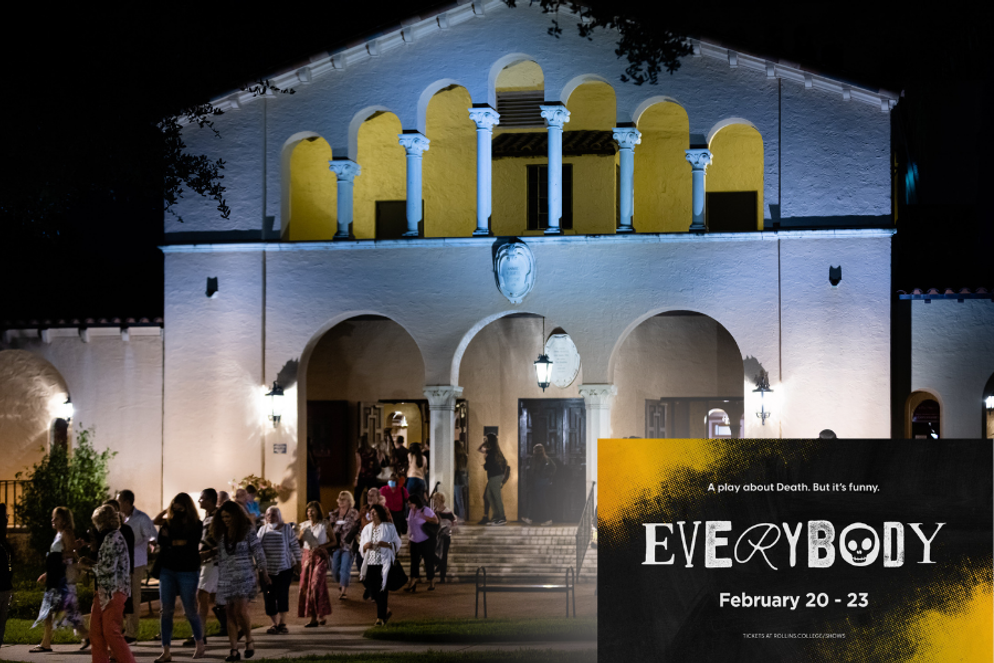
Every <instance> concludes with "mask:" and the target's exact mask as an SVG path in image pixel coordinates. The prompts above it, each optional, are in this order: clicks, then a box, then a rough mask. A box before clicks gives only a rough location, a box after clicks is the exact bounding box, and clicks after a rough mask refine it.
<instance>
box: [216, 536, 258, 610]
mask: <svg viewBox="0 0 994 663" xmlns="http://www.w3.org/2000/svg"><path fill="white" fill-rule="evenodd" d="M217 557H218V571H219V577H218V583H217V599H218V601H217V602H218V603H219V604H221V603H224V604H227V603H228V602H229V601H231V600H232V599H252V598H255V594H256V577H255V574H256V571H255V569H256V567H258V568H260V569H264V568H266V553H265V552H263V550H262V543H261V542H260V541H259V537H258V536H256V534H255V532H254V531H253V530H251V529H249V530H248V532H247V533H246V534H245V537H244V538H243V539H242V540H241V541H238V542H236V543H235V544H234V545H232V544H231V543H229V542H228V537H227V535H226V534H225V535H223V536H222V537H221V540H220V541H218V544H217ZM253 559H254V560H255V565H253V564H252V561H253Z"/></svg>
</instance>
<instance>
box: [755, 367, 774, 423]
mask: <svg viewBox="0 0 994 663" xmlns="http://www.w3.org/2000/svg"><path fill="white" fill-rule="evenodd" d="M752 391H753V393H756V392H759V412H757V413H756V416H757V417H759V419H760V421H762V422H763V425H764V426H765V425H766V420H767V419H768V418H769V417H770V412H769V410H767V409H766V402H765V396H766V394H770V393H773V390H772V389H770V374H769V373H767V372H766V371H764V370H762V369H760V371H759V375H757V376H756V388H755V389H753V390H752Z"/></svg>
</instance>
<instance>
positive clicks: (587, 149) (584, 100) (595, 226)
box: [538, 81, 619, 235]
mask: <svg viewBox="0 0 994 663" xmlns="http://www.w3.org/2000/svg"><path fill="white" fill-rule="evenodd" d="M617 105H618V104H617V100H616V98H615V94H614V88H612V87H611V86H610V85H608V84H607V83H604V82H601V81H588V82H586V83H583V84H582V85H580V86H578V87H577V88H576V89H575V90H573V92H572V94H570V97H569V100H568V101H567V102H566V108H567V110H569V112H570V118H569V122H568V123H567V124H566V127H565V131H564V133H563V185H564V186H563V210H564V214H563V217H565V216H566V214H565V210H566V206H567V204H569V207H570V210H571V212H572V215H571V216H572V218H571V219H570V222H571V223H572V228H573V230H574V231H575V232H576V233H578V234H585V235H588V234H589V235H605V234H610V233H613V232H614V231H615V229H616V228H617V224H618V189H617V187H618V177H619V175H618V154H617V146H616V145H615V142H614V138H613V131H612V129H613V128H614V126H615V125H616V124H617V122H616V115H617ZM566 166H569V169H568V170H569V173H570V179H571V180H572V181H571V182H569V183H568V184H569V189H570V193H571V194H572V195H571V196H570V197H571V198H572V200H569V201H568V200H567V199H566V186H567V182H566V178H567V168H566ZM538 179H539V180H540V182H539V183H541V177H539V178H538ZM564 220H565V218H564ZM563 227H564V228H565V227H566V225H565V223H564V224H563Z"/></svg>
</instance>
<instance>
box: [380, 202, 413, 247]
mask: <svg viewBox="0 0 994 663" xmlns="http://www.w3.org/2000/svg"><path fill="white" fill-rule="evenodd" d="M424 218H425V201H423V200H422V201H421V221H420V222H418V235H419V236H420V237H424V235H425V233H424ZM406 232H407V201H406V200H377V201H376V239H400V238H401V237H402V236H403V235H404V233H406Z"/></svg>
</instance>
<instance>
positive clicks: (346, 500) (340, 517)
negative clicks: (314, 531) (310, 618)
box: [328, 490, 359, 601]
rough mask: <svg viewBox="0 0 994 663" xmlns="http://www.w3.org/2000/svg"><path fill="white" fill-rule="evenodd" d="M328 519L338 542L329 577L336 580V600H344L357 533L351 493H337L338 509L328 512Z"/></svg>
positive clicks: (333, 554)
mask: <svg viewBox="0 0 994 663" xmlns="http://www.w3.org/2000/svg"><path fill="white" fill-rule="evenodd" d="M328 520H329V522H330V523H331V524H332V525H331V529H332V531H333V532H334V533H335V539H336V541H337V542H338V545H337V546H336V547H335V548H334V552H333V553H332V554H331V577H332V578H334V579H335V580H337V581H338V587H339V591H338V600H339V601H344V600H345V599H346V596H345V594H346V593H347V592H348V590H349V581H350V580H351V579H352V545H353V543H354V542H355V538H356V536H357V535H358V534H359V512H358V511H356V509H355V501H354V499H353V497H352V493H350V492H349V491H347V490H343V491H342V492H340V493H339V494H338V509H336V510H335V511H332V512H331V513H330V514H328Z"/></svg>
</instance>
